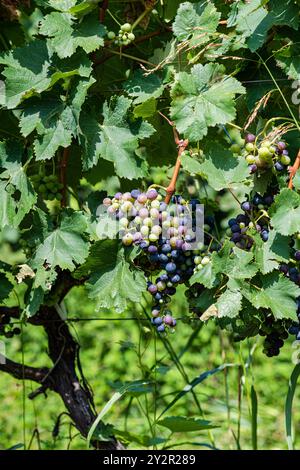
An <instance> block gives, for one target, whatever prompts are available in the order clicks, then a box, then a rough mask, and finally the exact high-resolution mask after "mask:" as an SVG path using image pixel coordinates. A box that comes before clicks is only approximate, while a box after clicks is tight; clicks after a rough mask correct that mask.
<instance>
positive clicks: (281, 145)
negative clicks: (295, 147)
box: [277, 142, 286, 150]
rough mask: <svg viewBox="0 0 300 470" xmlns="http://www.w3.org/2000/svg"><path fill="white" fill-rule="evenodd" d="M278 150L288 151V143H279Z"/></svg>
mask: <svg viewBox="0 0 300 470" xmlns="http://www.w3.org/2000/svg"><path fill="white" fill-rule="evenodd" d="M277 148H278V149H279V150H285V149H286V143H285V142H278V144H277Z"/></svg>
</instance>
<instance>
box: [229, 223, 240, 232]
mask: <svg viewBox="0 0 300 470" xmlns="http://www.w3.org/2000/svg"><path fill="white" fill-rule="evenodd" d="M230 228H231V231H232V233H240V232H241V228H240V226H239V225H237V224H236V225H232V226H231V227H230Z"/></svg>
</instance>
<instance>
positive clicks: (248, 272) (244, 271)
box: [211, 241, 258, 279]
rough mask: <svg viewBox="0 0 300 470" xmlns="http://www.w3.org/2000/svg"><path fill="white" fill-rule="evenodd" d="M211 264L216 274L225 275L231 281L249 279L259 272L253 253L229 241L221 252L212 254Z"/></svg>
mask: <svg viewBox="0 0 300 470" xmlns="http://www.w3.org/2000/svg"><path fill="white" fill-rule="evenodd" d="M211 262H212V265H213V271H214V272H215V273H216V274H221V273H222V274H225V275H226V276H228V277H229V278H230V279H249V278H252V277H253V276H255V274H256V273H257V270H258V267H257V265H256V264H255V263H254V256H253V253H251V252H248V251H244V250H241V249H240V248H237V247H235V246H233V243H232V242H229V241H226V242H225V243H224V245H223V247H222V249H221V250H220V251H218V252H214V253H213V254H212V257H211Z"/></svg>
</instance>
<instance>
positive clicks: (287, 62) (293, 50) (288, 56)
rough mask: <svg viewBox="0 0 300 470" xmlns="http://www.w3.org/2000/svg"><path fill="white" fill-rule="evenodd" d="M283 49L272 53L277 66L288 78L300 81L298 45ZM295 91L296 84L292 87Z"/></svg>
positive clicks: (299, 52) (299, 47) (292, 44)
mask: <svg viewBox="0 0 300 470" xmlns="http://www.w3.org/2000/svg"><path fill="white" fill-rule="evenodd" d="M289 42H290V44H289V45H287V46H286V47H284V48H280V49H278V50H277V51H275V52H274V57H275V59H276V63H277V65H278V66H279V67H280V68H282V70H283V71H284V72H285V73H286V75H287V76H288V77H289V78H293V79H294V80H299V79H300V45H299V44H298V43H292V42H291V41H289ZM293 87H294V88H295V89H296V88H298V84H297V83H296V86H293ZM295 93H297V91H295Z"/></svg>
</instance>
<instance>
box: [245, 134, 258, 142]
mask: <svg viewBox="0 0 300 470" xmlns="http://www.w3.org/2000/svg"><path fill="white" fill-rule="evenodd" d="M255 139H256V137H255V135H254V134H246V137H245V141H246V142H247V143H249V144H252V143H253V142H255Z"/></svg>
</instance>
